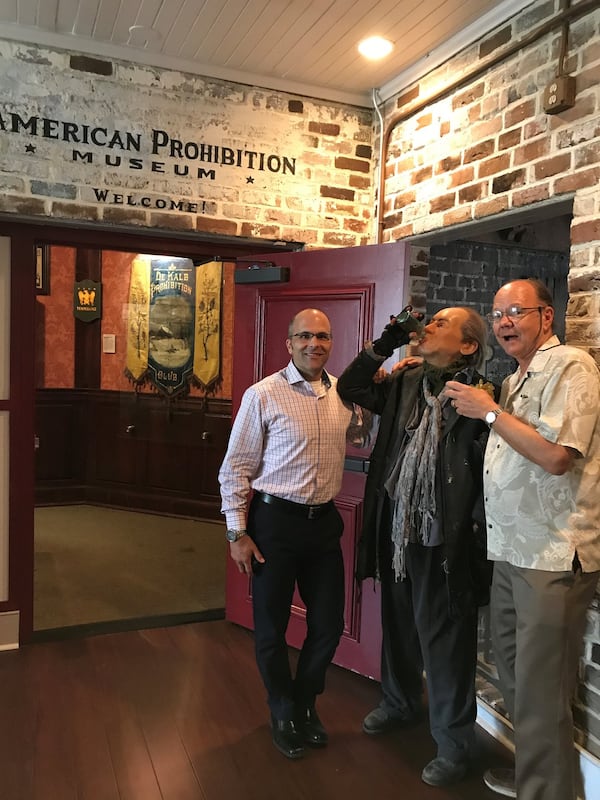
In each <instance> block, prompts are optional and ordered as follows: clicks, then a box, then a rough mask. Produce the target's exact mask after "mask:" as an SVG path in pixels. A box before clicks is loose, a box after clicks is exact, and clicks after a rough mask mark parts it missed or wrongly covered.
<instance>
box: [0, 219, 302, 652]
mask: <svg viewBox="0 0 600 800" xmlns="http://www.w3.org/2000/svg"><path fill="white" fill-rule="evenodd" d="M0 236H6V237H10V239H11V369H10V398H9V401H8V402H3V403H2V410H7V411H9V413H10V461H9V464H10V466H9V479H10V490H9V503H10V509H9V565H8V569H9V576H8V577H9V595H8V599H7V600H6V601H5V602H0V613H2V612H7V611H19V612H20V614H19V641H20V643H25V642H27V641H30V639H31V635H32V632H33V560H34V542H33V528H34V514H33V512H34V482H35V481H34V464H35V461H34V458H35V453H34V435H35V431H34V414H35V380H34V377H35V373H34V346H35V336H34V330H35V325H34V323H35V254H36V246H38V245H44V244H47V245H52V244H54V245H62V246H66V247H77V248H83V249H86V250H88V251H94V250H116V251H120V252H141V253H156V254H159V255H162V254H164V255H174V256H185V257H187V258H193V259H198V260H200V259H207V258H209V259H222V260H224V261H235V260H236V259H237V258H240V259H243V258H244V257H248V256H253V255H257V254H265V253H273V254H274V253H285V252H289V251H294V250H299V249H301V248H302V243H300V242H285V241H278V242H272V241H268V240H264V239H257V240H251V239H241V238H240V239H237V238H235V237H218V236H209V235H204V236H202V235H190V234H189V233H181V234H180V235H178V234H177V233H170V232H168V231H160V232H157V233H153V232H151V231H149V230H148V229H144V230H141V231H132V230H129V229H126V230H124V229H119V228H109V227H103V226H98V225H96V226H93V225H88V226H85V225H80V224H68V223H55V222H50V221H48V222H45V221H35V220H31V219H30V220H19V219H13V218H11V216H10V215H0Z"/></svg>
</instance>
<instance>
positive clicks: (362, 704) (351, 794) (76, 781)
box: [0, 620, 508, 800]
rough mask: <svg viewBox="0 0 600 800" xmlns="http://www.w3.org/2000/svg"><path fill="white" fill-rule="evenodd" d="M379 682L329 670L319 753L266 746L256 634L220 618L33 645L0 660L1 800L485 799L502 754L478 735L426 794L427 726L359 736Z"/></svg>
mask: <svg viewBox="0 0 600 800" xmlns="http://www.w3.org/2000/svg"><path fill="white" fill-rule="evenodd" d="M378 700H379V688H378V685H377V684H376V683H373V682H372V681H369V680H367V679H365V678H362V677H360V676H358V675H355V674H353V673H350V672H346V671H344V670H341V669H339V668H337V667H332V668H331V670H330V673H329V677H328V685H327V688H326V691H325V693H324V695H323V696H322V697H321V698H320V701H319V712H320V715H321V718H322V720H323V722H324V724H325V726H326V727H327V728H328V730H329V733H330V738H331V741H330V745H329V747H327V748H325V749H323V750H312V751H310V752H308V754H307V756H306V758H304V759H302V760H299V761H295V762H292V761H288V760H287V759H286V758H284V757H283V756H282V755H281V754H279V753H278V752H277V751H276V750H275V749H274V747H273V745H272V743H271V737H270V729H269V727H268V714H267V707H266V704H265V698H264V690H263V688H262V684H261V682H260V680H259V677H258V674H257V671H256V666H255V663H254V651H253V637H252V634H251V633H250V632H248V631H245V630H243V629H241V628H238V627H236V626H234V625H232V624H231V623H228V622H225V621H223V620H220V621H213V622H200V623H192V624H187V625H179V626H175V627H170V628H153V629H150V630H140V631H128V632H124V633H113V634H104V635H101V636H91V637H88V638H81V639H69V640H63V641H52V642H37V643H34V644H29V645H25V646H23V647H22V648H21V649H20V650H16V651H8V652H3V653H0V709H1V711H0V798H1V800H239V799H240V798H244V800H276V798H277V800H279V799H280V798H283V799H284V800H350V798H356V797H361V798H373V800H387V798H390V800H391V799H392V798H394V800H396V798H400V797H401V798H403V799H404V800H436V798H437V800H492V798H494V797H497V795H494V794H492V793H491V792H489V791H488V790H487V789H486V788H485V786H484V785H483V783H482V780H481V775H482V773H483V770H484V769H486V768H487V767H488V766H490V765H492V764H497V763H498V762H499V761H504V762H506V763H508V756H507V754H506V753H505V751H504V750H502V748H500V746H499V745H498V744H497V743H496V742H494V740H493V739H491V738H490V737H489V736H487V734H485V733H484V732H482V731H481V732H479V734H478V744H479V750H480V753H479V757H478V759H477V762H476V763H475V764H474V769H473V774H472V775H471V776H470V777H469V778H468V779H467V780H465V781H463V782H461V783H460V784H457V785H456V786H453V787H451V788H447V789H435V788H431V787H428V786H426V785H425V784H423V783H422V782H421V780H420V773H421V769H422V767H423V766H424V764H426V763H427V761H428V760H429V759H430V758H432V757H433V755H434V753H435V751H434V746H433V743H432V741H431V738H430V736H429V732H428V729H427V725H426V723H423V724H422V725H421V726H420V727H418V728H416V729H414V730H411V731H404V732H400V731H398V732H395V733H392V734H389V735H387V736H384V737H369V736H366V735H365V734H363V733H362V731H361V721H362V718H363V716H364V715H365V713H367V712H368V711H369V710H370V709H371V708H372V707H373V706H374V705H375V704H376V703H377V702H378Z"/></svg>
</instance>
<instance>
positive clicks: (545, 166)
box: [533, 153, 571, 181]
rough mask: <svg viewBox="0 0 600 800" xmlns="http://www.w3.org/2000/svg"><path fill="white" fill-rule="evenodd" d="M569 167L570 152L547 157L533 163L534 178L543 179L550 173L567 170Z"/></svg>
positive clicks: (556, 173)
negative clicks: (537, 162)
mask: <svg viewBox="0 0 600 800" xmlns="http://www.w3.org/2000/svg"><path fill="white" fill-rule="evenodd" d="M570 168H571V154H570V153H562V154H561V155H559V156H554V157H553V158H547V159H546V160H545V161H542V162H540V163H539V164H535V165H534V167H533V169H534V174H535V178H536V180H538V181H539V180H543V179H544V178H549V177H550V176H551V175H558V174H559V173H560V172H567V171H568V170H569V169H570Z"/></svg>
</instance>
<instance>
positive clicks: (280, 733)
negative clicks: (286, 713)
mask: <svg viewBox="0 0 600 800" xmlns="http://www.w3.org/2000/svg"><path fill="white" fill-rule="evenodd" d="M271 727H272V729H273V744H274V745H275V747H276V748H277V749H278V750H279V752H280V753H283V755H284V756H285V757H286V758H302V756H303V755H304V743H303V741H302V737H301V736H300V734H299V733H298V730H297V729H296V726H295V724H294V723H293V722H292V720H289V719H275V717H271Z"/></svg>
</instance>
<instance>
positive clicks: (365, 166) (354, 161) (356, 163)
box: [335, 156, 371, 172]
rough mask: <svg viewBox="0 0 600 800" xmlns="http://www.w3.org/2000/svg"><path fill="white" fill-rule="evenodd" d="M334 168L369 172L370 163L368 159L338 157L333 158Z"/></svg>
mask: <svg viewBox="0 0 600 800" xmlns="http://www.w3.org/2000/svg"><path fill="white" fill-rule="evenodd" d="M335 168H336V169H351V170H352V171H353V172H370V171H371V164H370V163H369V162H368V161H360V160H359V159H358V158H345V157H344V156H340V158H336V159H335Z"/></svg>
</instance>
